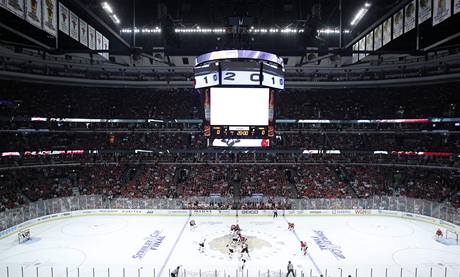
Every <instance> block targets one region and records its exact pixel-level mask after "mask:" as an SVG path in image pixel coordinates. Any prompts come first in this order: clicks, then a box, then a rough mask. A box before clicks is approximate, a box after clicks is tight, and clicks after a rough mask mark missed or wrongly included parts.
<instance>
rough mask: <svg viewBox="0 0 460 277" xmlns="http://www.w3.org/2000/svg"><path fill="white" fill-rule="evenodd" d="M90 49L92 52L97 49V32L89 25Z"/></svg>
mask: <svg viewBox="0 0 460 277" xmlns="http://www.w3.org/2000/svg"><path fill="white" fill-rule="evenodd" d="M88 47H89V49H91V50H95V49H96V30H94V28H93V27H92V26H91V25H88Z"/></svg>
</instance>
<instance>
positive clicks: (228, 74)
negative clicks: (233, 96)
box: [222, 71, 260, 86]
mask: <svg viewBox="0 0 460 277" xmlns="http://www.w3.org/2000/svg"><path fill="white" fill-rule="evenodd" d="M222 85H246V86H258V85H260V73H259V72H254V71H222Z"/></svg>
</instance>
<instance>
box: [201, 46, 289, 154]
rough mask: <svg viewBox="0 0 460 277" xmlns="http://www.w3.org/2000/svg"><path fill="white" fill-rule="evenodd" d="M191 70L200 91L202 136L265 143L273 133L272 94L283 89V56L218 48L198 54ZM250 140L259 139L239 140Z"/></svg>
mask: <svg viewBox="0 0 460 277" xmlns="http://www.w3.org/2000/svg"><path fill="white" fill-rule="evenodd" d="M194 71H195V72H194V73H195V88H196V89H198V90H200V91H201V92H202V95H203V103H204V110H205V121H204V134H205V136H206V137H207V138H208V139H210V140H216V139H220V140H225V139H251V140H260V141H261V145H264V146H266V145H267V144H268V142H267V140H268V139H270V138H273V137H274V135H275V130H274V110H275V96H276V92H278V91H280V90H283V89H284V75H285V69H284V63H283V60H282V59H281V58H279V57H278V56H276V55H274V54H271V53H267V52H261V51H252V50H228V51H217V52H211V53H207V54H204V55H201V56H199V57H197V59H196V65H195V70H194ZM234 142H235V141H233V142H232V144H231V145H235V143H234ZM240 142H241V141H240ZM252 144H254V145H258V142H257V143H242V145H246V146H247V145H252ZM210 145H212V143H210Z"/></svg>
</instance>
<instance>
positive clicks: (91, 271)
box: [0, 265, 460, 277]
mask: <svg viewBox="0 0 460 277" xmlns="http://www.w3.org/2000/svg"><path fill="white" fill-rule="evenodd" d="M459 270H460V267H458V266H449V267H436V268H434V267H423V266H417V265H414V266H413V267H412V268H411V269H408V268H401V267H396V266H393V267H368V268H362V267H360V268H356V267H352V266H350V267H340V268H334V269H331V268H329V269H323V270H322V271H321V273H318V272H317V271H316V270H315V269H310V270H305V271H302V270H294V274H295V276H296V277H326V276H327V277H458V276H459V272H460V271H459ZM286 274H287V272H286V270H285V269H279V270H275V269H267V270H250V269H244V270H240V269H235V270H231V271H230V270H228V271H227V270H198V271H192V270H187V269H181V270H180V271H179V273H178V275H177V277H285V276H287V275H286ZM0 276H6V277H29V276H32V277H57V276H61V277H160V276H161V277H166V276H168V277H169V276H171V269H167V270H164V271H163V272H162V274H160V272H159V270H158V269H156V268H149V267H135V266H131V267H130V266H126V267H123V266H110V267H106V266H98V267H90V266H80V267H79V266H77V265H74V266H67V267H66V266H40V267H37V266H18V265H5V266H3V265H1V266H0ZM289 276H294V275H292V274H291V275H289Z"/></svg>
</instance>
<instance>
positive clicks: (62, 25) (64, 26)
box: [59, 3, 70, 35]
mask: <svg viewBox="0 0 460 277" xmlns="http://www.w3.org/2000/svg"><path fill="white" fill-rule="evenodd" d="M59 30H60V31H61V32H63V33H64V34H66V35H69V31H70V23H69V9H67V7H66V6H64V5H63V4H62V3H59Z"/></svg>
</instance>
